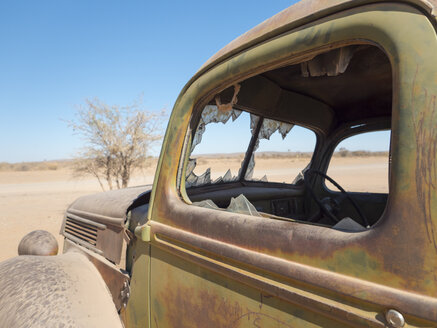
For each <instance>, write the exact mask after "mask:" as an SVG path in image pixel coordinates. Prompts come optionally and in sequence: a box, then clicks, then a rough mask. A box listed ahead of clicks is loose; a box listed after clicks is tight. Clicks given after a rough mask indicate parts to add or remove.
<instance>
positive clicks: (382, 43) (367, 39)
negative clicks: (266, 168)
mask: <svg viewBox="0 0 437 328" xmlns="http://www.w3.org/2000/svg"><path fill="white" fill-rule="evenodd" d="M431 37H432V38H433V39H432V40H434V41H435V29H434V26H433V25H432V24H430V21H429V19H428V17H426V16H424V15H423V14H422V13H421V12H419V11H418V10H417V9H415V8H414V7H412V6H409V5H407V4H393V3H376V4H369V5H365V6H360V7H355V8H352V9H348V10H345V11H343V12H339V13H336V14H333V15H331V16H328V17H326V18H322V19H319V20H316V21H314V22H312V23H310V24H308V25H305V26H300V27H299V28H298V29H294V30H291V31H289V32H287V33H283V34H281V35H279V36H277V37H275V38H272V39H269V40H267V41H265V42H263V43H261V44H258V45H256V46H253V47H251V48H249V49H244V50H241V52H239V53H237V54H235V55H234V56H233V57H230V58H229V59H226V60H225V61H223V62H221V63H218V64H217V65H216V66H213V67H209V69H208V71H206V72H203V73H202V74H200V75H198V76H196V77H195V78H194V79H193V80H192V81H191V82H190V83H189V84H188V85H187V87H186V88H184V90H183V91H182V93H181V95H180V97H179V98H178V100H177V101H176V105H175V109H174V112H173V114H172V116H171V118H170V122H169V128H168V130H167V134H166V137H165V139H164V143H163V150H162V153H161V157H160V160H159V163H158V169H157V174H156V178H155V182H154V188H153V191H152V196H151V203H150V204H151V210H150V211H149V218H150V220H149V222H148V225H149V226H150V229H151V230H149V232H150V233H151V236H153V237H152V241H151V244H152V247H158V248H166V247H167V249H171V250H172V251H174V252H176V253H177V252H179V253H178V254H181V256H185V258H189V259H190V260H191V261H195V262H196V263H202V264H201V265H204V266H206V267H208V268H210V269H211V270H216V269H214V268H216V267H217V266H220V265H223V270H222V271H221V272H223V274H224V275H225V276H227V277H234V278H235V277H239V278H238V279H240V278H241V279H246V282H247V283H248V284H252V285H256V286H258V287H257V288H260V289H261V290H265V291H266V292H267V293H268V291H269V290H273V289H274V288H275V286H276V289H275V290H276V291H278V293H281V295H282V296H281V297H283V298H285V299H286V300H288V301H290V302H292V303H295V304H298V303H299V301H298V300H299V297H304V294H303V293H302V291H299V290H295V291H294V292H291V291H290V293H289V294H284V293H286V291H285V290H284V288H283V287H284V285H279V284H278V283H277V282H278V280H280V282H282V281H283V282H284V283H285V284H286V285H285V286H288V285H287V282H288V284H289V282H290V281H295V282H297V283H298V284H299V285H300V286H310V287H311V288H310V289H311V290H312V292H313V293H315V295H320V293H322V291H323V293H327V294H326V295H332V293H335V294H337V293H340V294H341V295H343V296H344V295H347V296H348V297H347V300H346V299H345V298H343V299H344V301H345V302H347V303H349V302H352V301H353V302H354V305H355V306H357V305H360V304H361V305H362V307H360V306H359V307H360V308H362V310H363V313H365V312H366V309H367V310H368V309H369V308H372V307H371V306H374V304H375V303H374V302H375V300H380V301H381V304H383V305H384V306H385V308H387V307H388V306H391V307H394V308H397V309H398V310H399V311H405V312H406V313H417V314H418V315H420V316H421V317H423V318H431V317H430V314H431V313H434V312H433V310H432V309H433V308H434V303H433V302H432V301H429V302H428V301H426V302H425V301H424V300H423V296H422V295H423V294H424V293H425V292H429V293H431V292H434V289H430V288H429V286H428V287H427V286H426V285H425V283H424V281H426V279H429V281H431V280H432V279H433V276H432V272H431V271H430V270H429V268H431V267H432V266H433V265H434V264H435V263H434V262H433V261H434V258H435V257H433V256H434V255H435V248H434V246H432V243H429V245H428V244H426V245H425V238H423V234H422V232H423V231H425V230H424V229H426V227H427V226H426V224H427V223H426V222H422V221H420V220H419V221H417V222H416V221H415V220H410V219H411V215H412V216H413V217H415V216H416V215H417V216H419V217H420V216H423V213H422V212H421V211H422V209H421V208H420V206H414V207H411V208H409V207H407V204H408V203H409V201H411V200H413V199H414V200H415V199H416V198H414V197H416V196H417V195H418V193H419V191H417V190H415V189H413V188H414V187H415V184H414V183H415V182H414V181H416V180H415V174H416V173H415V172H414V170H413V171H411V170H404V171H403V169H404V168H406V167H415V166H414V165H416V164H415V163H416V158H415V156H416V154H417V152H418V151H424V150H427V148H426V147H427V145H425V144H419V143H415V142H417V141H416V139H415V134H414V133H415V131H414V130H413V129H414V128H415V127H416V125H412V124H411V121H409V120H408V118H411V114H413V115H416V114H417V115H419V114H420V115H423V118H424V119H429V120H428V122H432V123H433V122H435V119H434V118H433V117H432V116H430V114H429V112H427V111H426V109H427V108H428V107H427V106H429V101H427V98H426V97H425V96H424V95H423V90H424V89H425V90H430V91H432V92H433V93H431V94H437V86H435V85H434V84H431V81H435V78H436V77H437V68H436V67H435V57H434V54H435V53H437V42H428V41H429V40H430V38H431ZM357 40H358V41H360V43H361V42H363V43H369V44H373V45H377V46H379V47H380V48H381V49H382V50H383V51H385V52H386V54H387V56H388V58H389V59H390V62H391V64H392V69H393V86H394V88H393V119H392V141H393V142H392V145H394V147H393V149H392V156H393V165H392V171H391V175H393V174H395V175H396V176H399V175H401V174H402V178H403V179H397V180H396V183H393V181H394V179H391V183H392V184H393V185H391V186H390V190H391V192H390V194H389V201H388V205H387V209H386V211H385V213H384V215H383V218H382V219H381V220H380V224H378V225H377V227H374V228H372V229H369V230H367V231H364V232H359V233H355V234H352V235H351V234H348V233H344V232H340V231H336V230H333V229H329V228H324V227H319V226H310V225H307V224H301V223H293V222H286V224H284V223H282V222H281V223H278V222H276V221H275V220H266V219H256V218H253V217H249V216H246V215H240V214H239V215H236V214H232V213H229V212H222V211H213V210H207V209H203V208H198V207H196V206H191V205H190V201H189V198H188V197H187V195H186V191H185V186H184V183H183V181H181V183H180V185H179V186H178V188H177V187H176V186H177V183H176V181H177V172H179V171H180V167H179V166H178V164H179V161H178V159H180V158H181V157H180V156H181V154H182V150H183V145H184V141H183V140H184V136H185V135H186V131H187V126H188V124H189V121H190V117H191V113H192V110H193V107H194V105H195V104H196V103H201V102H202V99H208V98H209V97H210V96H211V95H212V94H216V93H218V92H219V91H220V90H223V86H225V85H226V86H228V85H232V84H233V83H236V82H238V81H239V80H242V79H245V78H248V77H249V76H251V75H257V74H259V73H260V72H262V71H265V70H270V69H273V68H275V67H278V66H279V65H285V64H290V63H293V61H294V62H297V61H298V58H300V59H302V56H306V55H308V53H309V52H311V51H314V52H317V51H320V52H322V51H323V50H326V49H330V48H333V47H336V46H343V45H345V44H351V43H356V42H357ZM243 57H244V58H243ZM243 59H244V60H243ZM415 63H417V66H416V65H415ZM419 63H420V70H417V67H419V66H418V65H419ZM412 82H413V83H414V84H413V85H412V86H411V83H412ZM412 104H413V105H414V106H411V105H412ZM413 109H414V110H413ZM421 117H422V116H420V117H419V118H421ZM425 122H426V121H425ZM415 124H416V123H415ZM426 132H429V131H428V130H427V131H426ZM402 143H405V144H407V145H410V146H411V147H397V146H398V145H399V144H402ZM395 146H396V147H395ZM412 149H413V150H414V152H412ZM186 151H187V150H186V149H185V152H186ZM428 168H429V167H426V169H428ZM425 187H426V186H424V188H425ZM424 191H426V192H428V190H427V189H424ZM419 195H420V194H419ZM392 199H393V201H392ZM420 201H422V200H421V199H420ZM435 204H436V200H434V199H433V200H432V203H431V205H432V206H434V205H435ZM399 214H404V215H399ZM406 214H408V215H409V216H410V217H406ZM412 221H414V222H412ZM425 221H426V220H425ZM249 223H250V224H249ZM421 229H422V230H421ZM405 231H408V235H407V236H406V235H405V234H404V232H405ZM387 236H389V237H388V238H387ZM404 237H406V238H407V239H409V240H413V239H414V238H415V239H414V240H416V241H417V243H416V244H414V245H411V247H408V249H403V248H402V246H403V245H405V242H404V241H405V240H404V239H403V238H404ZM420 238H421V239H420ZM261 241H262V244H260V242H261ZM320 246H322V247H320ZM409 246H410V245H409ZM375 250H376V251H375ZM152 252H153V250H152ZM358 259H359V260H358ZM409 261H411V263H415V264H416V263H417V265H410V264H411V263H409ZM223 262H224V263H223ZM225 264H226V265H227V266H226V267H225ZM401 264H406V265H405V266H402V270H398V269H396V268H399V265H401ZM391 265H393V266H394V267H391ZM236 267H238V268H239V269H236ZM254 268H256V270H255V271H256V272H255V273H254ZM242 270H248V271H249V272H250V273H252V275H250V277H251V278H249V276H248V275H245V274H242V272H243V271H242ZM351 276H352V277H354V278H351ZM418 276H420V277H421V278H422V279H421V280H420V281H418V280H417V277H418ZM235 279H237V278H235ZM254 279H261V280H262V281H261V280H258V281H254ZM249 280H250V282H249ZM408 281H413V282H414V284H412V285H409V284H407V285H405V284H406V282H408ZM281 286H282V287H281ZM387 287H388V288H387ZM406 289H407V290H406ZM357 290H365V291H366V292H365V293H358V294H357ZM410 291H411V292H410ZM283 292H284V293H283ZM296 293H297V294H296ZM329 293H331V294H329ZM278 295H279V294H278ZM296 295H300V296H299V297H297V296H296ZM429 296H431V294H430V295H429ZM306 299H307V300H308V299H311V298H306ZM357 300H359V303H357V302H356V301H357ZM393 302H395V303H393ZM322 303H323V302H322ZM308 304H310V303H308ZM311 304H312V305H316V304H315V303H314V302H312V303H311ZM324 304H325V305H326V304H327V303H324ZM329 304H331V305H332V303H329ZM319 305H320V304H319ZM320 308H321V307H320ZM325 309H326V306H325ZM366 313H367V312H366ZM372 315H373V312H372ZM347 318H348V316H347V315H346V313H344V319H345V320H347ZM373 319H374V316H372V318H370V319H369V320H373ZM369 322H370V321H369ZM372 322H374V321H372Z"/></svg>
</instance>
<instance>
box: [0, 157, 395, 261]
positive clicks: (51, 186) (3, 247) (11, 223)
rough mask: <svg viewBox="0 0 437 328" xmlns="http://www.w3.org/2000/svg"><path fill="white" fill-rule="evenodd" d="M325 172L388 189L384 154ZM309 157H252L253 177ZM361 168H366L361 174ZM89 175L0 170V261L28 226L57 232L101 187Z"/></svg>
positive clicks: (289, 171) (202, 165)
mask: <svg viewBox="0 0 437 328" xmlns="http://www.w3.org/2000/svg"><path fill="white" fill-rule="evenodd" d="M334 161H335V166H333V167H332V168H330V170H329V171H328V173H329V174H330V175H331V176H332V177H333V178H334V179H336V180H337V181H338V182H339V183H340V184H341V185H342V186H343V187H345V188H346V190H353V191H375V192H387V163H386V159H385V158H384V157H366V158H335V159H334ZM307 162H308V159H305V158H304V159H290V158H279V159H276V158H275V159H268V160H267V159H262V158H258V159H257V160H256V170H255V172H254V176H255V177H258V178H260V177H262V176H263V175H264V174H266V175H267V177H268V179H269V181H279V182H280V181H292V180H293V179H294V177H295V176H296V174H297V173H298V172H299V171H300V170H302V169H303V168H304V167H305V166H306V164H307ZM239 164H240V160H238V159H237V158H236V159H233V160H229V159H226V160H220V159H205V160H203V161H199V162H198V166H197V168H196V172H198V173H199V172H203V171H204V170H205V169H206V168H208V167H211V171H212V176H213V178H216V177H218V176H219V175H222V174H224V173H225V172H226V170H227V168H229V167H231V170H232V173H233V174H236V173H237V172H238V167H239ZM364 172H365V174H364ZM152 182H153V169H148V170H146V171H145V172H143V173H142V174H139V175H137V176H135V177H134V178H133V179H132V182H131V184H130V185H132V186H134V185H142V184H149V183H152ZM100 191H101V189H100V186H99V184H98V183H97V181H96V180H94V179H92V178H86V179H80V180H78V179H73V178H72V175H71V172H70V171H69V170H66V169H62V170H57V171H27V172H0V235H1V238H0V261H3V260H5V259H7V258H10V257H13V256H16V255H17V247H18V244H19V242H20V240H21V238H22V237H23V236H24V235H25V234H26V233H28V232H30V231H33V230H36V229H44V230H47V231H49V232H51V233H52V234H53V235H55V236H56V237H57V238H58V242H59V244H60V246H61V247H62V238H61V237H60V236H59V230H60V227H61V223H62V218H63V213H64V211H65V209H66V208H67V207H68V205H69V204H71V203H72V202H73V201H74V200H75V199H76V198H78V197H80V196H83V195H87V194H92V193H96V192H100Z"/></svg>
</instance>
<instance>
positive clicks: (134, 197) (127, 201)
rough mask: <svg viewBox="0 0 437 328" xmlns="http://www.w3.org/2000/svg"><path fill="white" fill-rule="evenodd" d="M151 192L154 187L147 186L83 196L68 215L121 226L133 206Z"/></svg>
mask: <svg viewBox="0 0 437 328" xmlns="http://www.w3.org/2000/svg"><path fill="white" fill-rule="evenodd" d="M151 190H152V185H145V186H140V187H132V188H126V189H119V190H111V191H107V192H102V193H98V194H94V195H87V196H83V197H80V198H78V199H77V200H75V201H74V202H73V203H72V204H71V205H70V207H69V208H68V209H67V213H66V215H67V216H68V215H69V214H73V215H77V216H80V217H82V218H84V219H88V220H92V221H97V222H100V223H103V224H110V225H120V226H121V225H123V224H124V221H125V219H126V214H127V212H128V211H129V209H130V208H131V207H132V205H133V204H134V203H135V202H136V201H139V200H140V199H141V196H146V195H147V194H149V193H150V191H151Z"/></svg>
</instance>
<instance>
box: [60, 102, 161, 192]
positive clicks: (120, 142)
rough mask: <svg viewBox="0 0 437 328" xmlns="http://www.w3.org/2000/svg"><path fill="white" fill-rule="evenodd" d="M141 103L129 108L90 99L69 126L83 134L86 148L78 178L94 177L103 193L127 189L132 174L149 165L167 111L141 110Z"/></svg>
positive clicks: (80, 157)
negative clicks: (114, 189)
mask: <svg viewBox="0 0 437 328" xmlns="http://www.w3.org/2000/svg"><path fill="white" fill-rule="evenodd" d="M141 108H142V105H141V102H136V103H134V104H133V105H130V106H124V107H122V106H109V105H107V104H105V103H103V102H101V101H100V100H99V99H97V98H94V99H91V100H90V99H87V100H86V101H85V105H83V106H80V107H79V108H78V111H77V117H76V119H75V120H72V121H68V122H67V123H68V125H69V126H70V127H71V128H72V129H73V131H75V132H76V133H77V134H79V135H81V136H82V137H83V139H84V140H85V142H86V146H85V147H84V148H83V149H82V151H81V152H80V153H79V155H78V158H77V160H76V163H75V166H74V172H75V175H92V176H94V177H95V178H97V180H98V182H99V184H100V186H101V188H102V189H103V190H104V186H103V183H102V181H103V180H106V183H107V185H108V188H109V189H113V187H114V183H115V186H116V187H117V188H125V187H127V186H128V184H129V181H130V178H131V176H132V173H133V172H134V171H135V170H137V169H142V168H144V167H146V166H147V157H148V156H149V153H150V151H151V149H152V147H153V146H154V145H155V144H156V143H157V142H158V141H159V140H161V139H162V133H161V132H162V128H161V127H162V123H163V120H164V118H165V112H164V111H163V110H162V111H160V112H158V113H155V112H148V111H144V110H141Z"/></svg>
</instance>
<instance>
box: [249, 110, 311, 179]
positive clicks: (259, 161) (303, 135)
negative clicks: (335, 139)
mask: <svg viewBox="0 0 437 328" xmlns="http://www.w3.org/2000/svg"><path fill="white" fill-rule="evenodd" d="M251 116H252V117H251V130H252V133H256V126H257V124H258V122H259V118H258V117H257V116H255V115H251ZM315 146H316V135H315V133H314V132H313V131H311V130H309V129H306V128H303V127H301V126H298V125H293V124H290V123H285V122H279V121H275V120H271V119H267V118H265V119H264V120H263V122H262V125H261V127H260V129H259V133H258V140H257V143H256V145H255V148H254V152H253V154H252V157H251V159H250V161H249V165H248V168H247V171H246V175H245V179H246V180H258V181H265V182H267V181H268V182H283V183H290V184H291V183H294V182H295V181H296V177H298V176H299V174H300V172H301V171H302V170H304V169H305V168H306V167H307V166H308V164H309V163H310V161H311V158H312V156H313V152H314V149H315Z"/></svg>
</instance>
